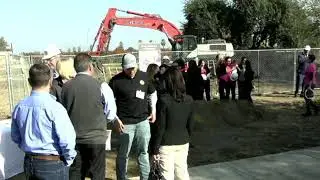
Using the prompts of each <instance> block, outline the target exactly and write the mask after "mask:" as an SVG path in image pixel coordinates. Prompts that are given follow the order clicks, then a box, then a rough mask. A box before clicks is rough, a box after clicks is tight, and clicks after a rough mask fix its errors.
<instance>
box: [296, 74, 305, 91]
mask: <svg viewBox="0 0 320 180" xmlns="http://www.w3.org/2000/svg"><path fill="white" fill-rule="evenodd" d="M303 81H304V74H297V76H296V90H295V92H294V94H295V95H296V94H298V92H299V89H300V87H301V94H303V93H304V82H303Z"/></svg>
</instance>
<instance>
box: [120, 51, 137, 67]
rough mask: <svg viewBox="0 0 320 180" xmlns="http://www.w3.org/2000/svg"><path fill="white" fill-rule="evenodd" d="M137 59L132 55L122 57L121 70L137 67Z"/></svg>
mask: <svg viewBox="0 0 320 180" xmlns="http://www.w3.org/2000/svg"><path fill="white" fill-rule="evenodd" d="M137 65H138V64H137V59H136V57H135V56H134V55H133V54H130V53H128V54H125V55H124V56H123V57H122V68H123V69H130V68H135V67H137Z"/></svg>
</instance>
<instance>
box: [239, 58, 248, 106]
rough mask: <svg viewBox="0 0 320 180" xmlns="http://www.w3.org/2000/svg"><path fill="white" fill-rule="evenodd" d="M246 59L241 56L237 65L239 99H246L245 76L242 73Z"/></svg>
mask: <svg viewBox="0 0 320 180" xmlns="http://www.w3.org/2000/svg"><path fill="white" fill-rule="evenodd" d="M246 61H247V58H246V57H242V58H241V61H240V63H239V66H238V68H237V69H238V75H239V78H238V95H239V98H238V99H239V100H243V99H247V98H246V93H245V77H244V73H245V71H246V65H245V62H246Z"/></svg>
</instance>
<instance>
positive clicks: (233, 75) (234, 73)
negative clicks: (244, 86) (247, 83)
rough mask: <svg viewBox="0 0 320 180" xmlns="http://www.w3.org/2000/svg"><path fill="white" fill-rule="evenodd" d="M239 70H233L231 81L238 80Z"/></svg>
mask: <svg viewBox="0 0 320 180" xmlns="http://www.w3.org/2000/svg"><path fill="white" fill-rule="evenodd" d="M238 76H239V75H238V71H237V70H236V69H235V70H233V71H232V73H231V76H230V80H231V81H236V80H238Z"/></svg>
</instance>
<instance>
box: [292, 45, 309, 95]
mask: <svg viewBox="0 0 320 180" xmlns="http://www.w3.org/2000/svg"><path fill="white" fill-rule="evenodd" d="M310 50H311V47H310V46H309V45H306V46H305V48H304V50H303V52H302V53H301V54H299V55H298V59H297V70H296V90H295V92H294V96H295V97H296V96H297V94H298V92H299V89H300V87H301V93H300V97H303V94H304V83H303V79H304V74H305V69H306V65H307V64H308V61H309V59H308V56H309V53H310Z"/></svg>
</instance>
